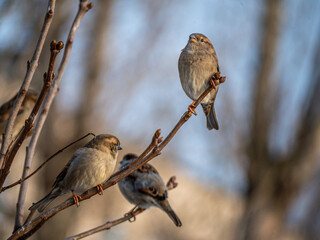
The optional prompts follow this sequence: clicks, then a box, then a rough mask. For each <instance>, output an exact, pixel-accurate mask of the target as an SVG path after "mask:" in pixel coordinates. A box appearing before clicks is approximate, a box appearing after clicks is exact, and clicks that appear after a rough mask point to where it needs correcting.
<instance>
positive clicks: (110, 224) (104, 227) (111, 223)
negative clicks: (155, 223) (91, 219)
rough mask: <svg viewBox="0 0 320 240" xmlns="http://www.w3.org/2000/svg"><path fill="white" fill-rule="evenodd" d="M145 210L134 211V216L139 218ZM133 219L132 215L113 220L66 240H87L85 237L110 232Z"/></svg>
mask: <svg viewBox="0 0 320 240" xmlns="http://www.w3.org/2000/svg"><path fill="white" fill-rule="evenodd" d="M144 211H145V209H142V208H138V209H136V210H135V211H133V213H132V214H133V215H134V216H137V215H139V214H140V213H142V212H144ZM131 218H132V215H131V214H126V215H125V216H124V217H122V218H119V219H116V220H113V221H108V222H106V223H105V224H102V225H100V226H98V227H95V228H93V229H90V230H88V231H85V232H82V233H79V234H77V235H73V236H71V237H68V238H66V239H65V240H77V239H82V238H85V237H88V236H90V235H93V234H94V233H98V232H101V231H104V230H109V229H110V228H112V227H114V226H116V225H119V224H120V223H123V222H126V221H128V220H130V219H131Z"/></svg>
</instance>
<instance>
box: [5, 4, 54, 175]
mask: <svg viewBox="0 0 320 240" xmlns="http://www.w3.org/2000/svg"><path fill="white" fill-rule="evenodd" d="M55 5H56V0H49V2H48V8H47V13H46V16H45V19H44V23H43V26H42V29H41V32H40V36H39V39H38V42H37V45H36V49H35V51H34V54H33V56H32V59H31V61H30V62H29V61H28V66H27V72H26V75H25V77H24V80H23V82H22V85H21V88H20V91H19V93H18V95H17V99H16V101H15V103H14V106H13V108H12V111H11V114H10V117H9V119H8V122H7V126H6V129H5V132H4V134H3V141H2V145H1V151H0V165H2V164H1V163H2V162H3V161H5V159H4V157H5V155H6V153H7V151H8V148H9V143H10V142H11V140H12V129H13V125H14V122H15V120H16V117H17V115H18V112H19V109H20V106H21V104H22V102H23V100H24V97H25V95H26V93H27V90H28V88H29V85H30V83H31V80H32V77H33V75H34V72H35V70H36V68H37V67H38V65H39V63H38V62H39V57H40V54H41V51H42V47H43V44H44V41H45V39H46V37H47V34H48V31H49V28H50V25H51V22H52V17H53V14H54V9H55ZM0 175H2V169H1V170H0Z"/></svg>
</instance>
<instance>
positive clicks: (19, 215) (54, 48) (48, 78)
mask: <svg viewBox="0 0 320 240" xmlns="http://www.w3.org/2000/svg"><path fill="white" fill-rule="evenodd" d="M62 48H63V42H61V41H60V42H58V43H56V41H55V40H53V41H52V42H51V44H50V52H51V55H50V61H49V66H48V71H47V72H46V73H45V74H44V75H43V87H42V90H41V93H40V95H39V97H38V99H37V102H36V104H35V106H34V108H33V109H32V112H31V114H30V116H29V118H28V119H27V120H26V122H25V126H24V128H23V130H22V133H21V134H20V135H19V138H18V140H17V141H16V142H15V144H14V145H13V147H12V150H11V152H10V155H9V158H8V160H7V161H6V165H5V171H6V167H7V164H8V163H9V162H11V163H12V161H13V159H14V157H15V155H16V153H17V152H18V150H19V148H20V146H21V144H22V142H23V141H24V139H25V138H26V136H27V134H28V133H29V132H30V130H31V129H32V127H33V122H34V118H35V116H36V115H37V113H38V111H39V108H40V106H41V104H42V102H43V100H44V97H45V95H46V94H47V92H48V90H49V87H50V86H51V83H52V80H53V78H54V72H53V67H54V63H55V60H56V57H57V55H58V54H59V52H60V50H61V49H62ZM32 144H33V141H31V142H30V143H29V147H28V148H27V153H26V159H25V164H24V168H23V173H22V177H25V176H26V175H27V174H28V172H29V170H30V167H31V162H32V157H33V155H30V151H29V149H30V146H31V145H32ZM10 166H11V164H10V165H9V167H8V170H9V168H10ZM8 173H9V171H8ZM0 189H1V188H0ZM0 192H1V190H0ZM26 194H27V184H23V185H22V186H21V188H20V191H19V197H18V202H17V212H16V219H15V226H14V230H16V229H17V228H19V227H21V225H22V221H23V207H24V202H25V197H26ZM14 230H13V231H14Z"/></svg>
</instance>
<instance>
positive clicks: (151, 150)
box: [9, 77, 225, 239]
mask: <svg viewBox="0 0 320 240" xmlns="http://www.w3.org/2000/svg"><path fill="white" fill-rule="evenodd" d="M217 81H218V82H219V83H223V82H224V81H225V77H221V78H219V79H218V80H217ZM213 88H214V86H212V85H209V87H208V88H207V89H206V90H205V91H204V92H203V93H202V94H201V95H200V97H199V98H198V99H197V100H196V101H195V102H194V106H195V108H196V107H197V106H198V105H199V104H200V103H201V101H202V100H203V99H204V98H205V97H206V96H207V95H208V94H209V93H210V91H212V89H213ZM191 116H192V114H191V112H189V111H187V112H185V113H184V114H183V115H182V117H181V118H180V120H179V121H178V123H177V124H176V125H175V127H174V128H173V129H172V131H171V132H170V133H169V134H168V136H167V137H166V138H165V139H164V140H163V141H162V138H160V134H161V130H160V129H158V130H157V131H156V132H155V133H154V136H153V138H152V141H151V143H150V144H149V146H148V147H147V148H146V150H145V151H144V152H143V153H142V154H141V155H140V156H139V157H138V158H137V159H136V160H135V161H134V162H133V163H132V164H131V165H130V166H128V167H126V168H124V169H122V170H120V171H118V172H116V173H115V174H113V175H112V176H111V177H110V178H109V179H108V180H107V181H106V182H105V183H103V184H102V188H103V189H104V190H105V189H107V188H109V187H111V186H113V185H115V184H116V183H118V182H119V181H120V180H122V179H123V178H125V177H126V176H128V175H130V174H131V173H132V172H134V171H136V170H137V169H138V168H140V167H141V166H143V165H144V164H146V163H147V162H148V161H150V160H151V159H153V158H155V157H157V156H158V155H160V154H161V150H162V149H163V148H164V147H165V146H166V145H167V144H168V143H169V142H170V141H171V139H172V138H173V137H174V135H175V134H176V133H177V131H178V130H179V129H180V127H181V126H182V125H183V124H184V123H185V122H186V121H188V119H189V118H190V117H191ZM159 143H160V145H159ZM97 193H98V191H97V188H96V187H94V188H91V189H89V190H88V191H86V192H85V193H83V194H82V195H81V199H80V201H84V200H86V199H89V198H91V197H92V196H94V195H96V194H97ZM73 204H74V200H73V198H72V197H71V198H69V199H67V200H66V201H64V202H62V203H60V204H59V205H57V206H56V207H53V208H51V209H49V210H47V211H46V212H44V213H42V214H41V215H39V216H38V217H36V218H34V219H33V220H31V221H28V222H26V223H25V224H24V225H23V226H22V227H21V228H19V229H17V231H16V232H14V233H13V234H12V235H11V237H10V238H9V239H18V238H20V237H22V236H26V235H28V236H29V235H30V234H29V233H30V232H32V234H33V233H34V232H35V231H36V230H38V229H39V228H40V226H42V225H43V224H44V223H45V222H46V221H47V220H48V219H50V218H51V217H53V216H54V215H56V214H57V213H59V212H60V211H62V210H64V209H66V208H68V207H70V206H72V205H73ZM30 236H31V235H30Z"/></svg>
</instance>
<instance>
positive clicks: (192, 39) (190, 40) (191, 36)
mask: <svg viewBox="0 0 320 240" xmlns="http://www.w3.org/2000/svg"><path fill="white" fill-rule="evenodd" d="M189 42H198V40H197V38H196V36H195V35H193V34H191V35H190V37H189Z"/></svg>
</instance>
